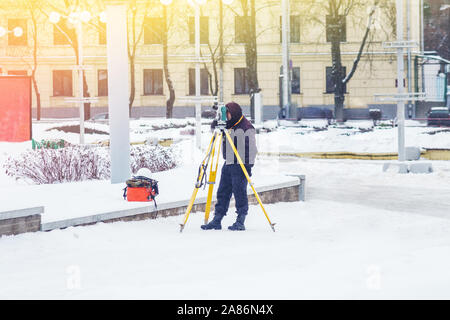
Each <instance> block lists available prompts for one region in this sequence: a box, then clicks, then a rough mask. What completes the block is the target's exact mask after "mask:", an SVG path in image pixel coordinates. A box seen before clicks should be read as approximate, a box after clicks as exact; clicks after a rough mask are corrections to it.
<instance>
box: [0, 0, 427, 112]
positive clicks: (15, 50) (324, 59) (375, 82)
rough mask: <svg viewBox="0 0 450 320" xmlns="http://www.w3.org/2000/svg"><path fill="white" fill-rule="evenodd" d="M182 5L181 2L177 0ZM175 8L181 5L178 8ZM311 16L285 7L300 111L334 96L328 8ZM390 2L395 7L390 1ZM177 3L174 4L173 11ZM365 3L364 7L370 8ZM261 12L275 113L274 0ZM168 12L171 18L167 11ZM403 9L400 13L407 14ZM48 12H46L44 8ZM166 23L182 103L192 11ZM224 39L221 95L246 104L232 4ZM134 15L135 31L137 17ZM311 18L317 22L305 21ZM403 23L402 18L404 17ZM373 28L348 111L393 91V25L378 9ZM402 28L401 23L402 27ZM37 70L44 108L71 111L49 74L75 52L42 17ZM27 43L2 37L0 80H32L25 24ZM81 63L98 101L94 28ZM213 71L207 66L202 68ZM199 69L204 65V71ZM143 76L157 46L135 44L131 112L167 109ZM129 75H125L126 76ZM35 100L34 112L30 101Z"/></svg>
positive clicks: (347, 51) (266, 86) (362, 13)
mask: <svg viewBox="0 0 450 320" xmlns="http://www.w3.org/2000/svg"><path fill="white" fill-rule="evenodd" d="M180 1H181V0H180ZM180 1H179V2H180ZM217 1H219V0H210V1H208V4H207V5H205V6H204V7H203V8H202V12H203V13H204V14H205V15H208V16H209V17H210V19H209V31H210V34H209V35H210V38H209V39H210V43H211V45H212V46H213V47H215V46H216V45H217V43H218V36H219V33H218V6H217V4H216V3H215V2H217ZM315 2H316V4H315V6H314V9H311V7H309V6H308V5H307V4H308V3H311V1H291V14H292V15H300V16H301V36H300V43H299V44H291V46H290V53H291V60H292V64H293V66H294V67H300V77H301V79H300V84H301V94H293V96H292V101H293V102H294V103H296V104H297V105H298V106H310V105H333V104H334V101H333V99H334V97H333V95H332V94H326V93H324V92H325V84H326V77H325V68H326V67H327V66H331V53H330V52H331V49H330V44H329V43H327V42H326V37H325V35H326V34H325V26H324V23H325V16H326V11H324V9H323V8H320V7H319V5H318V4H317V3H322V4H326V1H325V0H320V1H315ZM392 2H393V3H395V1H394V0H392ZM410 2H411V21H412V23H411V36H412V39H413V40H416V41H419V39H420V28H419V26H420V24H419V13H418V12H419V6H418V5H419V1H418V0H412V1H410ZM175 3H177V1H174V4H175ZM368 3H369V2H368ZM257 4H258V6H259V7H260V10H259V11H258V17H257V33H258V34H259V36H258V40H257V41H258V79H259V85H260V87H261V89H262V94H263V101H264V104H265V105H269V106H276V105H278V103H279V92H278V91H279V89H278V80H279V71H280V66H281V64H282V60H281V59H282V57H281V52H282V48H281V44H280V16H281V8H280V1H257ZM368 7H369V5H368V4H367V5H364V6H362V7H361V8H358V10H355V11H354V12H353V13H352V15H350V16H349V17H348V18H347V42H345V43H342V45H341V51H342V62H343V65H344V66H346V68H347V72H349V71H350V70H351V67H352V63H353V60H354V59H355V57H356V53H357V51H358V49H359V46H360V41H361V39H362V36H363V32H364V29H365V25H366V23H367V10H368ZM170 10H172V11H170ZM405 10H406V7H405ZM49 11H50V9H49ZM169 12H172V13H171V16H170V21H171V24H172V27H171V31H170V35H169V71H170V74H171V78H172V80H173V81H174V86H175V91H176V95H177V98H180V97H182V96H187V95H188V93H189V84H188V69H189V68H194V67H195V64H194V63H193V62H189V59H190V60H191V61H192V58H193V56H194V45H191V44H189V33H188V24H187V21H188V17H189V16H193V15H194V11H193V10H192V9H191V8H189V7H188V6H185V7H181V6H175V7H172V9H169ZM224 12H225V18H224V20H225V34H224V43H225V46H226V56H225V65H224V96H225V100H226V101H230V100H233V101H236V102H238V103H240V104H242V105H248V104H249V97H248V95H236V94H234V68H244V67H245V50H244V45H242V44H235V43H234V41H233V40H234V31H235V26H234V15H235V13H234V12H237V13H240V12H241V11H240V7H239V4H238V1H235V2H234V3H233V4H232V5H231V8H230V7H227V6H226V7H225V10H224ZM141 13H143V10H142V12H141V11H139V10H138V25H140V23H141V21H142V19H143V18H144V17H143V14H141ZM160 14H161V9H160V8H158V7H155V8H154V9H152V10H150V12H149V16H160ZM312 16H315V18H317V19H311V17H312ZM405 16H406V11H405ZM8 18H27V14H26V13H24V12H22V11H20V10H19V11H18V10H15V9H12V7H10V8H9V9H5V8H4V7H3V10H0V26H7V19H8ZM374 18H375V20H376V21H375V24H374V29H373V31H372V33H371V38H370V41H371V44H370V48H369V52H370V53H371V54H370V55H367V54H364V55H363V57H362V59H361V61H360V64H359V66H358V69H357V71H356V73H355V75H354V77H353V78H352V79H351V81H350V82H349V84H348V85H347V88H348V89H347V91H348V94H347V95H346V101H345V104H346V107H348V108H361V107H366V106H367V105H368V104H373V103H375V100H374V94H376V93H390V92H395V91H396V88H395V86H394V84H395V78H396V57H395V51H394V50H392V49H387V48H384V47H383V45H382V43H383V41H393V40H394V39H393V37H394V35H393V34H392V28H391V29H389V28H390V26H391V25H392V23H391V20H390V18H389V15H388V14H387V13H386V11H382V10H379V11H378V12H377V13H376V14H375V16H374ZM405 23H406V22H405ZM38 31H39V35H40V36H39V41H38V44H39V51H38V56H39V65H38V69H37V74H36V77H37V81H38V85H39V90H40V93H41V104H42V106H43V107H44V108H48V107H62V108H63V107H67V106H73V105H70V104H68V103H67V102H65V101H64V97H53V79H52V76H53V75H52V72H53V70H70V69H72V68H73V67H74V65H75V63H76V62H75V53H74V50H73V48H72V47H71V46H69V45H54V44H53V25H52V24H51V23H49V22H48V21H47V18H46V17H43V16H41V20H40V22H39V27H38ZM28 43H29V45H30V47H28V48H27V47H13V46H8V42H7V37H3V38H0V67H1V68H2V72H3V73H4V74H6V73H7V71H8V70H28V74H31V65H32V50H31V44H32V36H31V22H30V21H29V26H28ZM201 47H202V54H203V55H204V56H207V55H208V47H207V45H202V46H201ZM83 49H84V60H85V65H86V66H88V67H89V68H90V69H89V70H87V71H86V77H87V82H88V87H89V92H90V95H91V96H97V94H98V88H97V85H98V83H97V71H98V70H99V69H106V65H107V61H106V46H105V45H99V44H98V30H97V29H96V28H94V27H92V26H89V25H86V26H84V44H83ZM208 67H209V68H211V64H210V63H208ZM202 68H203V66H202ZM144 69H162V46H161V45H146V44H144V42H143V38H142V39H141V41H140V43H139V45H138V48H137V55H136V95H135V100H134V106H136V107H140V106H165V102H166V100H167V97H168V88H167V86H166V83H165V81H164V95H160V96H144V94H143V87H144V84H143V73H144V71H143V70H144ZM124 76H128V75H124ZM72 77H73V81H72V83H73V93H74V95H76V93H77V92H78V88H77V85H78V81H77V72H76V71H73V73H72ZM34 99H35V98H34V97H33V105H34V106H35V101H34ZM185 105H187V103H186V102H183V101H179V100H176V102H175V106H185ZM96 106H107V98H106V97H100V98H99V102H98V103H97V104H96Z"/></svg>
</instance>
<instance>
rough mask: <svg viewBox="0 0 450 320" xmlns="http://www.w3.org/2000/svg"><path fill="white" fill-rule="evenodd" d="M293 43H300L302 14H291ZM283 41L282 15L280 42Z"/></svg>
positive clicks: (281, 18)
mask: <svg viewBox="0 0 450 320" xmlns="http://www.w3.org/2000/svg"><path fill="white" fill-rule="evenodd" d="M290 24H291V25H290V35H291V36H290V40H291V43H300V16H291V19H290ZM281 42H283V17H280V43H281Z"/></svg>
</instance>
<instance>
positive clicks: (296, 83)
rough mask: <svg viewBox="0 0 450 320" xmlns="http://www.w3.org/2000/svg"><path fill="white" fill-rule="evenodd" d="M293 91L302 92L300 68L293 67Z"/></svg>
mask: <svg viewBox="0 0 450 320" xmlns="http://www.w3.org/2000/svg"><path fill="white" fill-rule="evenodd" d="M291 90H292V91H291V92H292V93H294V94H300V68H299V67H294V68H292V80H291Z"/></svg>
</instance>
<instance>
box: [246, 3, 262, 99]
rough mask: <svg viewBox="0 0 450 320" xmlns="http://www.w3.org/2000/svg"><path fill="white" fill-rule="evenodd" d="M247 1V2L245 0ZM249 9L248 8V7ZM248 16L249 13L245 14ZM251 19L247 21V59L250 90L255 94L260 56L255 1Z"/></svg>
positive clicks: (251, 8)
mask: <svg viewBox="0 0 450 320" xmlns="http://www.w3.org/2000/svg"><path fill="white" fill-rule="evenodd" d="M245 1H247V0H245ZM247 8H248V7H247ZM244 15H247V12H246V13H244ZM249 17H250V18H249V19H246V20H247V21H248V23H247V30H248V38H247V39H248V41H247V43H246V44H245V58H246V64H247V69H248V81H249V88H250V90H251V91H253V92H257V91H258V90H259V83H258V56H257V54H258V53H257V46H256V8H255V0H250V16H249Z"/></svg>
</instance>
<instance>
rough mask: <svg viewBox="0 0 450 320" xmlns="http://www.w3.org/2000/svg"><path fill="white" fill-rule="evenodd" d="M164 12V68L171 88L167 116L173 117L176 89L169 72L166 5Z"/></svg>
mask: <svg viewBox="0 0 450 320" xmlns="http://www.w3.org/2000/svg"><path fill="white" fill-rule="evenodd" d="M163 14H164V19H163V20H164V21H163V23H164V26H163V28H164V32H163V34H162V42H163V68H164V78H165V80H166V83H167V87H168V88H169V99H167V101H166V118H168V119H169V118H172V117H173V105H174V103H175V89H174V87H173V82H172V79H171V78H170V73H169V53H168V44H167V42H168V40H167V38H168V31H169V30H168V26H167V8H166V6H164V9H163Z"/></svg>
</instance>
